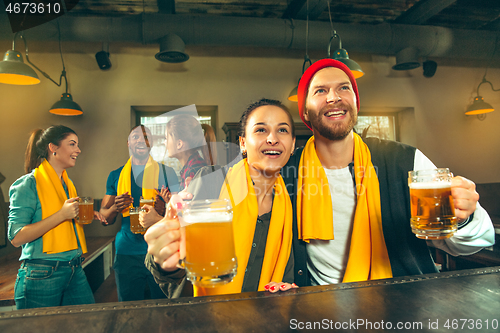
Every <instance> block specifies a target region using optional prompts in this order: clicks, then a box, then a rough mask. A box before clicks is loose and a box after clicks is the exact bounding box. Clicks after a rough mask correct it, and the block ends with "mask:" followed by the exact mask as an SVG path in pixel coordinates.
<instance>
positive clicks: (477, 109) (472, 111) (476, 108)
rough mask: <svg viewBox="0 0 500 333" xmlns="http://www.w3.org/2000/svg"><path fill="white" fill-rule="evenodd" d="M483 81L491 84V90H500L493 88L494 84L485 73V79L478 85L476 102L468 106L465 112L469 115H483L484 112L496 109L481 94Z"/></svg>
mask: <svg viewBox="0 0 500 333" xmlns="http://www.w3.org/2000/svg"><path fill="white" fill-rule="evenodd" d="M483 83H488V84H489V85H490V86H491V90H493V91H499V90H500V89H495V88H493V84H491V82H490V81H488V80H486V74H485V75H484V77H483V80H482V81H481V83H479V85H478V86H477V91H476V95H477V96H476V97H475V98H474V102H472V104H471V105H469V106H468V107H467V111H465V114H466V115H468V116H471V115H482V114H486V113H490V112H493V111H495V109H494V108H493V106H491V105H490V104H488V103H486V102H485V101H484V98H483V97H482V96H480V95H479V87H481V85H482V84H483Z"/></svg>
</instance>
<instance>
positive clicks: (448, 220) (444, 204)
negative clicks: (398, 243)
mask: <svg viewBox="0 0 500 333" xmlns="http://www.w3.org/2000/svg"><path fill="white" fill-rule="evenodd" d="M452 178H453V174H452V173H451V172H450V170H449V169H448V168H441V169H430V170H418V171H410V172H409V173H408V186H409V187H410V202H411V223H410V224H411V230H412V231H413V233H414V234H415V235H416V236H417V237H418V238H421V239H430V240H432V239H444V238H449V237H451V236H452V235H453V234H454V233H455V232H456V231H457V218H456V217H455V207H454V206H453V198H452V196H451V179H452Z"/></svg>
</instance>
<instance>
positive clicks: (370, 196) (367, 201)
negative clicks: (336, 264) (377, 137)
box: [297, 133, 392, 282]
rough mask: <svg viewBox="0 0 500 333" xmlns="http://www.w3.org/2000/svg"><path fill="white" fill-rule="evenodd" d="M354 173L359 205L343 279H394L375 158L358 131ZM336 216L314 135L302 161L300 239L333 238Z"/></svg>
mask: <svg viewBox="0 0 500 333" xmlns="http://www.w3.org/2000/svg"><path fill="white" fill-rule="evenodd" d="M354 173H355V179H356V193H357V204H356V212H355V216H354V224H353V229H352V235H351V245H350V249H349V260H348V262H347V267H346V271H345V274H344V279H343V282H355V281H366V280H376V279H385V278H391V277H392V271H391V263H390V261H389V255H388V254H387V248H386V246H385V240H384V233H383V230H382V213H381V207H380V189H379V182H378V177H377V173H376V172H375V168H374V167H373V164H372V161H371V154H370V150H369V149H368V146H367V145H366V144H365V143H364V142H363V141H362V140H361V137H360V136H359V135H357V134H356V133H354ZM325 185H326V186H325ZM318 189H320V190H318ZM332 215H333V212H332V200H331V197H330V190H329V187H328V179H327V178H326V174H325V171H324V169H323V166H322V165H321V162H320V161H319V158H318V155H317V154H316V148H315V141H314V137H311V138H310V139H309V141H308V142H307V144H306V146H305V147H304V151H303V153H302V156H301V159H300V164H299V178H298V189H297V226H298V235H299V238H300V239H303V240H304V241H306V242H309V240H311V239H323V240H333V239H334V237H333V224H332V220H333V217H332Z"/></svg>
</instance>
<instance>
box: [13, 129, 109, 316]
mask: <svg viewBox="0 0 500 333" xmlns="http://www.w3.org/2000/svg"><path fill="white" fill-rule="evenodd" d="M80 153H81V151H80V148H79V147H78V136H77V135H76V133H75V132H74V131H73V130H72V129H70V128H68V127H66V126H62V125H58V126H51V127H49V128H48V129H46V130H45V131H43V130H41V129H39V130H35V131H33V132H32V134H31V137H30V140H29V143H28V146H27V148H26V157H25V164H24V168H25V172H26V174H25V175H24V176H22V177H21V178H19V179H18V180H16V181H15V182H14V184H12V186H11V187H10V191H9V196H10V210H9V231H8V237H9V240H10V241H11V243H12V245H14V246H15V247H19V246H22V253H21V257H20V258H19V260H20V261H22V264H21V268H20V269H19V272H18V275H17V279H16V284H15V301H16V307H17V309H27V308H36V307H47V306H60V305H75V304H91V303H94V296H93V294H92V290H91V289H90V286H89V284H88V281H87V278H86V276H85V273H84V271H83V269H82V266H81V263H82V261H83V259H82V257H81V255H82V254H83V253H86V252H87V247H86V242H85V235H84V232H83V227H82V225H80V224H78V223H75V220H74V219H75V217H77V215H78V211H79V210H78V195H77V193H76V189H75V186H74V185H73V182H72V181H71V180H70V179H69V178H68V174H67V172H66V169H67V168H71V167H73V166H74V165H75V163H76V159H77V157H78V155H80ZM94 218H95V219H98V220H101V221H103V220H104V218H103V217H102V215H100V214H99V213H98V212H94Z"/></svg>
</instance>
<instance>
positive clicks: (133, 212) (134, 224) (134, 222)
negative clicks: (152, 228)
mask: <svg viewBox="0 0 500 333" xmlns="http://www.w3.org/2000/svg"><path fill="white" fill-rule="evenodd" d="M140 211H141V208H140V207H130V209H129V214H130V231H132V233H134V234H141V235H144V234H145V233H146V229H144V228H143V227H142V225H141V224H140V223H139V212H140Z"/></svg>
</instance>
